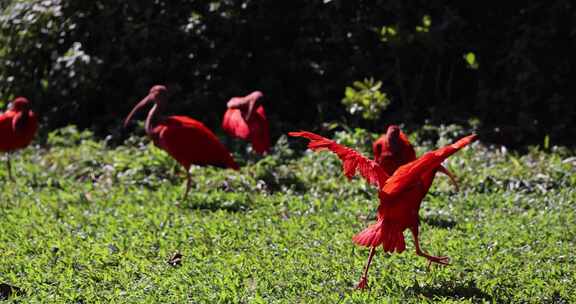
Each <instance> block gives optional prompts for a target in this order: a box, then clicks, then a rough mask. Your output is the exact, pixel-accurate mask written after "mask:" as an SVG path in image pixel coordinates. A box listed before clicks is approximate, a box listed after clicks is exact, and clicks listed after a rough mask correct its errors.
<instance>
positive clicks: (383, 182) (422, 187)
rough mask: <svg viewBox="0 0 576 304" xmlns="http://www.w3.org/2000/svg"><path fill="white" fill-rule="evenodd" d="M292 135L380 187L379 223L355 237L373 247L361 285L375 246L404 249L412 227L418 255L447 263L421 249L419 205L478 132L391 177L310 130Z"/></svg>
mask: <svg viewBox="0 0 576 304" xmlns="http://www.w3.org/2000/svg"><path fill="white" fill-rule="evenodd" d="M288 134H289V135H290V136H296V137H304V138H307V139H309V140H310V143H309V144H308V147H309V148H310V149H311V150H314V151H317V150H326V149H327V150H330V151H332V152H334V153H336V154H337V155H338V157H339V158H340V160H342V163H343V164H342V165H343V169H344V174H345V175H346V176H347V177H348V178H352V177H353V176H354V175H355V174H356V172H359V173H360V175H361V176H362V177H364V178H365V179H366V180H367V181H368V182H369V183H370V184H372V185H375V186H377V187H378V196H379V199H380V206H379V207H378V215H377V222H376V224H374V225H372V226H370V227H368V228H367V229H365V230H364V231H362V232H360V233H359V234H357V235H356V236H354V237H353V241H354V242H355V243H356V244H358V245H361V246H366V247H370V248H371V249H370V255H369V257H368V261H367V264H366V267H365V269H364V273H363V275H362V277H361V279H360V282H359V283H358V288H359V289H363V288H366V286H367V282H368V269H369V268H370V263H371V262H372V257H373V256H374V254H375V252H376V247H378V246H380V245H382V247H383V248H384V251H385V252H398V253H400V252H403V251H404V250H405V249H406V244H405V242H404V234H403V232H404V231H405V230H406V229H410V231H411V232H412V236H413V237H414V244H415V247H416V254H417V255H419V256H423V257H425V258H426V259H428V261H429V262H430V263H438V264H441V265H447V264H448V261H449V259H448V257H443V256H432V255H429V254H427V253H425V252H423V251H422V250H421V249H420V242H419V239H418V230H419V215H418V211H419V209H420V204H421V202H422V199H424V196H425V195H426V193H427V192H428V189H429V188H430V186H431V184H432V181H433V179H434V175H435V174H436V172H437V171H439V167H440V164H441V163H442V161H444V160H445V159H446V158H447V157H449V156H450V155H452V154H454V153H455V152H456V151H458V150H460V149H461V148H463V147H464V146H466V145H468V144H470V143H471V142H473V141H475V140H476V135H469V136H466V137H464V138H462V139H460V140H458V141H457V142H456V143H454V144H451V145H447V146H445V147H443V148H440V149H437V150H435V151H431V152H428V153H426V154H424V155H422V156H421V157H420V158H418V159H416V160H414V161H411V162H409V163H407V164H405V165H402V166H400V167H399V168H398V169H396V171H394V173H393V174H392V176H390V175H388V174H387V173H386V170H385V169H384V168H383V167H382V166H381V165H380V164H378V163H377V162H375V161H373V160H370V159H368V158H367V157H365V156H363V155H362V154H360V153H359V152H357V151H355V150H353V149H350V148H348V147H345V146H342V145H339V144H337V143H336V142H334V141H332V140H329V139H327V138H324V137H322V136H320V135H317V134H314V133H311V132H290V133H288Z"/></svg>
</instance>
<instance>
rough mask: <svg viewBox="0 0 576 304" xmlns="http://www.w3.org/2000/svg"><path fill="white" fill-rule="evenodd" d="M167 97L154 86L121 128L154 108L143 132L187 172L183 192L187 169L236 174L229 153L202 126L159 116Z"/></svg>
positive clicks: (197, 123)
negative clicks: (215, 169)
mask: <svg viewBox="0 0 576 304" xmlns="http://www.w3.org/2000/svg"><path fill="white" fill-rule="evenodd" d="M168 97H169V92H168V89H167V88H166V87H165V86H163V85H155V86H153V87H152V88H151V89H150V92H149V93H148V96H146V97H144V99H142V100H141V101H140V102H139V103H138V104H136V106H135V107H134V109H132V111H131V112H130V114H128V117H126V120H125V121H124V126H127V125H128V123H129V122H130V119H131V118H132V116H133V115H134V113H136V112H137V111H138V110H139V109H141V108H142V107H143V106H145V105H146V104H148V103H154V106H153V107H152V109H151V110H150V112H148V117H147V118H146V123H145V128H146V133H147V134H148V136H150V138H152V141H153V142H154V145H156V146H157V147H159V148H160V149H163V150H164V151H166V152H168V154H170V156H172V157H173V158H174V159H175V160H176V161H178V163H180V164H181V165H182V166H183V167H184V169H186V191H185V192H184V198H185V197H187V196H188V191H190V182H191V178H190V166H191V165H193V164H194V165H199V166H205V165H211V166H217V167H223V168H231V169H234V170H238V165H237V164H236V162H235V161H234V159H233V158H232V156H231V155H230V152H228V149H226V147H224V145H223V144H222V143H221V142H220V141H219V140H218V138H217V137H216V135H214V133H212V131H210V129H208V128H207V127H206V126H204V124H202V123H201V122H199V121H197V120H194V119H192V118H190V117H186V116H168V117H165V116H161V113H162V110H164V107H165V106H166V103H167V100H168Z"/></svg>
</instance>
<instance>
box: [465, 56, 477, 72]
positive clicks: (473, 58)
mask: <svg viewBox="0 0 576 304" xmlns="http://www.w3.org/2000/svg"><path fill="white" fill-rule="evenodd" d="M463 57H464V60H466V63H467V64H468V67H469V68H471V69H473V70H477V69H478V67H479V64H478V61H476V54H474V53H473V52H468V53H466V54H464V56H463Z"/></svg>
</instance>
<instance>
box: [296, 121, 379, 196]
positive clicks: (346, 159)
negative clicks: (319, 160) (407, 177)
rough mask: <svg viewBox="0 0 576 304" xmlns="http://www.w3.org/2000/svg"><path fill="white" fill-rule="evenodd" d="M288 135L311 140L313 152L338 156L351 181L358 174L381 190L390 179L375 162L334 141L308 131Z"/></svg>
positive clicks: (310, 144) (309, 144)
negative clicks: (329, 152)
mask: <svg viewBox="0 0 576 304" xmlns="http://www.w3.org/2000/svg"><path fill="white" fill-rule="evenodd" d="M288 135H290V136H295V137H304V138H306V139H309V140H310V143H308V148H310V149H311V150H313V151H318V150H330V151H332V152H333V153H335V154H336V155H338V157H339V158H340V160H342V167H343V170H344V175H346V177H348V178H349V179H350V178H352V177H353V176H354V175H355V174H356V173H357V172H358V173H360V175H361V176H362V177H363V178H364V179H366V180H367V181H368V183H370V184H372V185H375V186H377V187H378V188H381V187H382V186H383V185H384V182H385V181H386V179H388V177H389V176H388V174H386V172H385V171H384V169H383V168H382V167H380V165H378V163H376V162H375V161H373V160H371V159H369V158H367V157H365V156H364V155H362V154H360V153H359V152H358V151H356V150H354V149H351V148H348V147H346V146H343V145H340V144H338V143H336V142H335V141H333V140H330V139H328V138H325V137H322V136H320V135H318V134H314V133H312V132H306V131H301V132H290V133H288Z"/></svg>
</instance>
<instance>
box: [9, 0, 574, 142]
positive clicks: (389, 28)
mask: <svg viewBox="0 0 576 304" xmlns="http://www.w3.org/2000/svg"><path fill="white" fill-rule="evenodd" d="M0 8H1V9H2V14H1V16H0V99H2V100H4V101H6V100H8V99H10V98H12V97H13V96H15V95H26V96H29V97H30V99H32V100H33V102H34V103H35V109H36V110H37V111H38V112H39V113H40V115H41V117H42V118H43V121H44V123H45V125H46V126H47V127H48V129H50V128H55V127H59V126H63V125H67V124H77V125H79V126H80V127H90V128H93V129H94V130H96V131H97V132H98V133H100V134H108V133H110V132H111V133H113V134H116V135H119V132H120V130H121V119H122V118H123V117H124V116H125V115H126V114H127V112H128V111H129V108H130V107H131V106H132V105H133V104H134V103H135V102H136V101H137V100H138V99H139V98H141V97H143V96H144V95H145V94H146V93H147V90H148V88H149V87H150V86H151V85H153V84H156V83H166V84H168V85H172V86H173V87H178V88H180V89H179V90H178V91H177V93H176V95H175V96H174V98H173V99H172V101H173V103H172V105H171V110H172V111H174V112H179V113H185V114H187V115H190V116H192V117H195V118H197V119H199V120H201V121H204V122H205V123H207V125H209V126H210V127H212V128H214V129H218V125H219V123H220V119H221V116H222V113H223V110H224V105H225V103H226V101H227V100H228V98H230V97H232V96H238V95H244V94H246V93H249V92H250V91H252V90H255V89H259V90H261V91H263V92H264V94H265V96H266V103H267V107H268V112H269V114H270V116H271V117H272V118H273V120H274V122H275V123H274V125H273V131H274V132H275V134H276V135H278V134H280V132H286V131H288V130H292V129H295V128H306V129H313V128H317V127H318V126H320V125H321V122H325V121H337V120H342V119H343V118H344V119H346V120H347V122H348V123H351V124H360V125H362V126H364V127H371V128H373V129H375V131H376V130H382V129H383V127H384V126H385V125H387V124H389V123H392V122H394V123H398V122H406V123H408V124H411V125H418V124H421V123H423V122H424V121H425V120H429V121H431V122H432V123H452V122H455V123H464V124H466V123H467V122H468V121H469V120H470V119H474V120H475V121H479V122H480V123H481V125H482V127H483V128H482V129H483V130H487V131H491V132H487V134H486V137H487V138H491V139H493V140H495V141H500V142H507V143H509V144H515V143H532V142H541V141H542V138H543V136H545V135H547V134H549V135H550V137H551V138H552V139H553V140H554V142H558V141H564V142H568V143H570V140H571V139H572V138H574V136H576V130H575V129H576V127H575V125H574V121H576V114H575V111H576V110H575V108H576V107H575V103H574V97H575V96H574V95H575V94H574V89H572V86H571V82H572V81H573V80H574V79H576V77H575V76H576V75H575V73H576V66H575V64H574V61H573V60H572V57H573V54H572V52H573V50H574V49H575V45H574V44H575V35H576V24H574V23H575V21H574V20H576V8H575V7H574V4H572V1H570V0H550V1H539V2H536V1H499V2H490V1H489V2H485V1H472V2H470V1H449V0H441V1H417V0H386V1H385V0H370V1H368V0H357V1H346V0H331V1H330V0H291V1H278V0H262V1H251V0H238V1H232V0H215V1H211V2H210V1H201V0H186V1H184V0H170V1H168V0H124V1H117V0H75V1H64V0H26V1H23V0H12V1H7V2H2V4H1V5H0ZM466 54H474V58H475V62H473V64H472V63H471V62H470V61H467V60H466ZM365 77H374V78H375V79H378V80H381V81H382V82H383V87H382V90H383V91H384V92H386V94H387V96H388V97H389V98H390V100H391V104H390V107H389V108H387V109H386V111H384V112H383V114H382V115H381V117H380V119H379V120H378V121H376V122H372V123H368V122H365V121H361V120H358V119H356V118H355V117H352V116H350V115H349V114H348V113H346V111H345V108H344V107H343V106H342V104H341V99H342V98H343V95H344V88H345V87H346V86H347V85H350V84H351V83H352V82H353V81H355V80H359V79H363V78H365Z"/></svg>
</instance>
